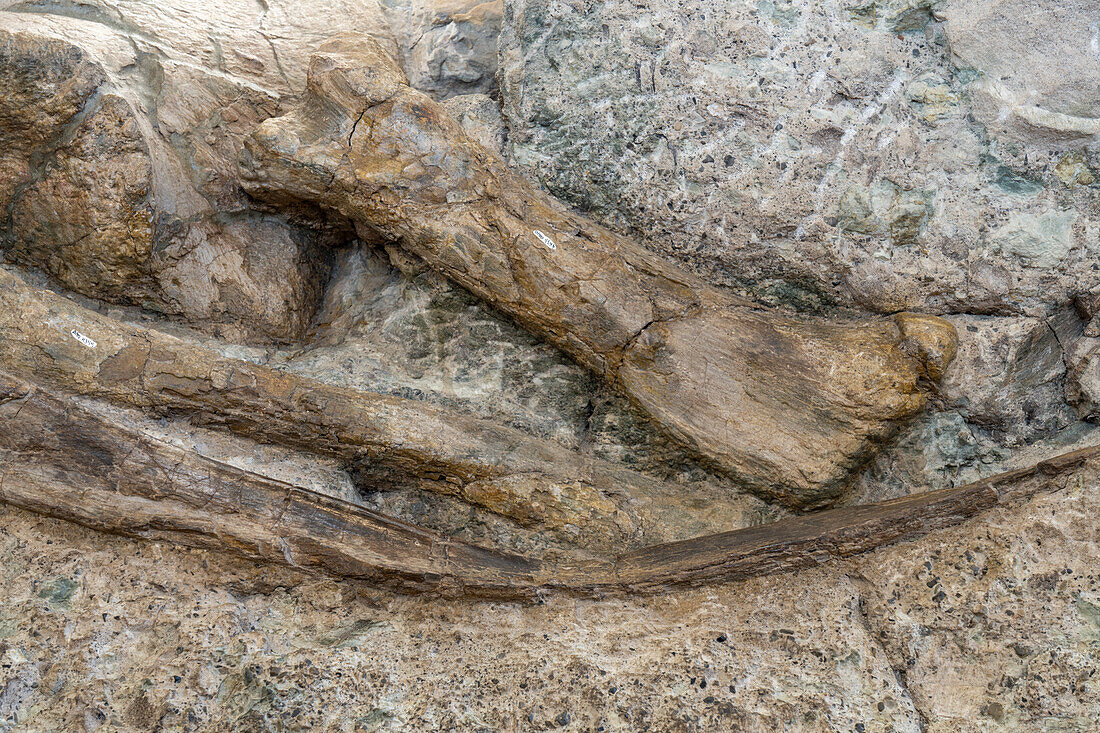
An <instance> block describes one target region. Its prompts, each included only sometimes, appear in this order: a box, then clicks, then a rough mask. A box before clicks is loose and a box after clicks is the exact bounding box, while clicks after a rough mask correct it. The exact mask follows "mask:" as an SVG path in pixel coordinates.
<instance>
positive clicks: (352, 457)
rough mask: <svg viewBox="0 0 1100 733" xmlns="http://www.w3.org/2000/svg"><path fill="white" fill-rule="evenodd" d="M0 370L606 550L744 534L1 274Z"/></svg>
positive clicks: (433, 411)
mask: <svg viewBox="0 0 1100 733" xmlns="http://www.w3.org/2000/svg"><path fill="white" fill-rule="evenodd" d="M0 368H4V369H9V370H11V371H13V372H15V373H16V374H19V375H21V376H26V377H29V378H33V379H35V380H36V381H38V382H41V383H44V384H46V385H48V386H52V387H59V388H61V389H65V390H69V391H71V392H74V393H77V394H80V395H86V396H89V397H97V398H101V399H106V400H110V401H112V402H115V403H118V404H122V405H127V406H132V407H138V408H142V409H156V410H161V411H167V412H173V413H179V414H184V415H187V416H188V417H190V418H191V419H192V420H194V421H195V422H197V423H200V424H208V425H217V426H224V427H226V428H228V429H229V430H231V431H233V432H235V433H238V434H240V435H244V436H246V437H249V438H252V439H255V440H258V441H260V442H269V443H278V444H282V445H288V446H293V447H295V448H301V449H303V450H307V451H313V452H315V453H321V454H325V455H329V456H335V457H337V458H340V459H342V460H344V461H346V462H347V463H348V464H350V465H351V466H352V467H353V468H355V469H356V470H357V471H359V472H362V473H363V474H364V475H365V478H366V480H368V481H371V482H372V483H373V484H375V485H379V486H385V485H386V484H387V483H391V484H398V485H400V484H413V485H418V486H420V487H422V488H426V489H428V490H431V491H435V492H440V493H444V494H449V495H453V496H458V497H460V498H462V499H464V500H466V501H469V502H471V503H473V504H478V505H480V506H483V507H485V508H486V509H489V510H490V511H494V512H496V513H498V514H501V515H504V516H508V517H511V518H512V519H515V520H517V521H519V522H520V523H521V524H524V525H526V526H534V527H539V528H542V529H546V530H548V531H552V532H555V533H556V534H558V535H559V536H561V537H564V538H566V539H568V540H571V541H573V542H575V543H577V544H578V545H581V546H586V547H589V548H590V549H596V550H601V551H611V550H621V549H623V548H624V547H629V546H639V545H644V544H651V543H654V542H661V541H667V540H671V539H682V538H684V537H691V536H695V535H698V534H705V533H710V532H715V531H720V530H725V529H731V528H733V527H735V526H737V525H736V524H735V522H736V521H737V519H738V518H737V516H736V515H735V513H733V512H730V511H729V510H728V507H727V505H726V502H724V501H723V500H722V498H721V497H710V498H707V497H694V496H686V495H685V489H684V488H682V487H676V486H672V485H666V484H663V483H661V482H658V481H654V480H652V479H650V478H647V477H645V476H643V475H641V474H638V473H636V472H633V471H630V470H627V469H623V468H621V467H618V466H615V465H614V464H611V463H608V462H605V461H600V460H597V459H593V458H588V457H585V456H583V455H581V454H578V453H576V452H574V451H570V450H568V449H566V448H565V447H563V446H561V445H559V444H557V443H554V442H552V441H548V440H540V439H538V438H534V437H532V436H529V435H527V434H525V433H522V432H520V431H518V430H515V429H511V428H507V427H503V426H498V425H495V424H493V423H491V422H489V421H486V420H481V419H477V418H473V417H469V416H466V415H462V414H460V413H457V412H453V411H448V410H445V409H442V408H438V407H434V406H432V405H428V404H425V403H423V402H416V401H414V400H406V399H400V398H397V397H390V396H386V395H379V394H375V393H372V392H361V391H357V390H351V389H344V388H341V387H335V386H333V385H329V384H325V383H323V382H318V381H316V380H312V379H309V378H306V377H301V376H298V375H295V374H291V373H285V372H280V371H277V370H274V369H271V368H268V367H264V366H259V365H256V364H252V363H249V362H245V361H241V360H238V359H230V358H225V357H223V356H221V355H219V354H217V353H215V352H213V351H211V350H208V349H205V348H202V347H201V346H198V345H196V344H194V343H190V342H187V341H183V340H181V339H178V338H175V337H172V336H169V335H167V334H164V333H160V332H158V331H155V330H152V329H147V328H142V327H138V326H132V325H127V324H124V323H121V322H119V321H117V320H115V319H112V318H109V317H107V316H104V315H101V314H99V313H96V312H94V311H91V310H89V309H87V308H82V307H81V306H79V305H77V304H75V303H73V302H72V301H70V300H68V299H66V298H64V297H62V296H60V295H58V294H56V293H53V292H51V291H49V290H44V289H39V288H34V287H30V286H28V285H27V284H26V283H25V282H23V280H22V279H21V278H19V277H18V276H17V275H15V274H14V273H12V272H11V271H8V270H6V269H4V268H2V267H0Z"/></svg>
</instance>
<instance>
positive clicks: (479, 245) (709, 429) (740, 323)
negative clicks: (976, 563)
mask: <svg viewBox="0 0 1100 733" xmlns="http://www.w3.org/2000/svg"><path fill="white" fill-rule="evenodd" d="M241 177H242V185H243V186H244V187H245V189H246V190H247V191H249V192H250V193H252V194H253V195H256V196H259V197H263V198H265V199H267V200H269V201H272V202H275V203H282V204H286V203H290V202H294V201H307V202H310V203H314V204H318V205H320V206H322V207H323V208H326V209H329V210H333V211H335V212H338V213H339V214H340V215H342V216H344V217H346V218H348V219H350V220H351V221H352V222H353V223H354V224H355V225H356V227H357V229H358V230H359V231H360V234H361V235H363V236H364V237H369V238H371V239H377V238H378V237H382V238H384V239H388V240H391V241H396V242H398V243H399V244H400V246H401V247H403V248H404V249H405V250H407V251H408V252H409V253H412V254H413V255H416V256H417V257H419V258H421V259H423V260H424V261H425V262H427V263H428V264H429V265H430V266H432V267H434V268H435V269H437V270H438V271H439V272H441V273H443V274H444V275H446V276H447V277H449V278H451V279H452V280H454V281H455V282H457V283H459V284H460V285H462V286H464V287H466V288H467V289H469V290H470V291H471V292H473V293H474V294H476V295H477V296H479V297H480V298H482V299H484V300H486V301H488V302H490V303H492V304H493V305H494V306H496V307H498V308H499V309H500V310H502V311H504V312H505V313H507V314H508V315H510V316H512V317H513V318H515V319H516V321H518V322H519V323H520V324H522V325H523V326H525V327H526V328H528V329H529V330H531V331H532V332H534V333H536V334H539V335H541V336H542V337H544V338H546V339H548V340H549V341H550V342H552V343H554V344H556V345H557V346H559V347H560V348H562V349H563V350H565V351H566V352H567V353H569V354H571V355H572V356H573V357H574V358H576V359H577V360H578V361H579V362H580V363H581V364H583V365H585V366H587V367H589V368H590V369H592V370H594V371H595V372H597V373H599V374H602V375H603V376H604V377H606V378H607V379H609V380H611V381H612V382H614V383H616V384H617V385H619V386H620V387H621V388H622V389H623V390H624V391H625V392H626V393H627V394H628V395H630V397H631V398H632V399H633V400H634V401H635V402H636V403H637V404H638V405H639V406H640V407H641V408H642V409H644V410H645V411H647V412H648V413H649V414H650V415H652V416H653V417H654V418H655V419H656V420H657V422H659V423H660V424H661V425H662V426H664V428H665V429H666V430H667V431H668V432H669V433H670V434H671V435H673V436H674V437H676V438H678V439H679V440H680V441H681V442H683V443H684V444H686V445H688V446H689V447H692V448H693V449H695V450H696V451H697V452H698V453H699V454H700V455H702V456H703V457H705V458H707V459H709V460H710V461H711V462H712V463H713V464H714V465H715V466H716V467H718V468H720V469H722V470H724V471H726V472H727V473H729V474H730V475H732V476H734V477H737V478H739V479H740V480H742V481H744V482H745V483H746V485H748V486H749V487H751V488H753V489H754V490H756V491H758V492H760V493H763V494H765V495H767V496H770V497H774V498H777V499H779V500H781V501H783V502H784V503H786V504H788V505H791V506H801V507H807V506H816V505H821V504H826V503H828V502H830V501H832V500H834V499H835V498H836V497H837V496H838V494H839V493H840V491H841V490H842V489H843V487H844V483H845V480H846V478H847V477H848V476H849V475H850V473H851V472H852V470H853V469H855V468H856V467H858V466H859V465H860V464H861V463H863V462H864V461H865V460H866V459H867V458H868V457H869V456H870V455H871V454H872V453H873V452H874V450H875V449H876V446H877V444H880V443H881V442H882V441H884V440H885V439H886V438H888V437H889V436H890V435H891V434H892V432H894V430H895V429H896V426H897V425H898V423H899V422H900V421H902V420H904V419H905V418H907V417H909V416H912V415H914V414H915V413H917V412H918V411H920V410H921V409H922V408H923V406H924V404H925V401H926V394H925V391H924V389H923V385H922V384H921V381H922V380H923V379H928V380H933V381H934V380H936V379H938V378H939V377H940V375H941V374H942V372H943V370H944V368H945V367H946V365H947V364H948V363H949V362H950V360H951V358H952V357H953V355H954V350H955V334H954V329H953V327H952V326H950V324H948V323H947V322H945V321H943V320H941V319H938V318H934V317H928V316H920V315H916V314H900V315H897V316H894V317H893V318H889V319H880V320H875V321H863V322H858V323H834V322H827V321H825V320H821V319H817V320H814V319H808V318H797V317H794V316H784V315H779V314H776V313H769V312H766V311H764V310H762V309H760V308H758V307H755V306H754V305H753V304H751V303H748V302H745V301H741V300H738V299H735V298H733V297H730V296H729V295H727V294H725V293H723V292H721V291H719V290H717V289H716V288H714V287H711V286H709V285H707V284H706V283H704V282H702V281H701V280H700V279H698V278H696V277H694V276H693V275H690V274H688V273H686V272H683V271H680V270H678V269H676V268H675V267H673V266H671V265H669V264H667V263H665V262H663V261H661V260H660V259H659V258H658V257H656V256H654V255H653V254H652V253H650V252H649V251H647V250H646V249H644V248H643V247H641V246H639V245H638V244H636V243H634V242H632V241H631V240H629V239H626V238H624V237H621V236H618V235H616V234H614V233H612V232H610V231H609V230H607V229H605V228H603V227H601V226H599V225H597V224H595V223H593V222H592V221H589V220H587V219H585V218H583V217H581V216H578V215H577V214H574V213H573V212H571V211H569V210H568V209H567V208H565V207H564V206H562V205H561V204H560V203H559V202H557V201H556V200H554V199H553V198H551V197H550V196H548V195H546V194H545V193H542V192H540V191H537V190H535V189H534V188H533V187H532V186H530V185H529V184H528V183H527V182H525V181H524V180H523V179H522V178H521V177H520V176H518V175H516V174H515V173H514V172H512V171H510V170H508V168H507V167H506V166H505V165H504V163H503V162H501V161H500V160H499V159H498V158H497V157H496V156H495V155H493V154H492V153H490V152H488V151H487V150H485V149H484V148H483V147H482V146H480V145H479V144H477V143H476V142H474V141H472V140H470V139H469V138H468V137H467V136H466V135H465V134H464V133H463V131H462V129H461V128H460V127H459V125H458V124H457V123H456V122H455V121H454V120H452V119H451V118H450V117H448V116H447V114H446V113H445V112H444V110H443V109H442V108H441V107H440V105H438V104H436V103H435V102H434V101H432V100H431V99H429V98H428V97H427V96H425V95H423V94H421V93H420V92H417V91H415V90H413V89H412V88H411V87H409V85H408V83H407V81H406V79H405V77H404V75H403V74H402V72H401V71H400V70H399V69H398V68H397V66H396V64H395V63H394V62H393V60H392V59H391V58H390V57H389V56H388V54H387V53H386V51H385V50H384V48H383V47H382V46H380V45H379V44H378V43H377V42H376V41H374V40H373V39H371V38H369V37H362V36H350V35H344V36H338V37H337V38H335V39H333V40H332V41H330V42H329V43H327V44H326V45H324V46H323V47H322V48H321V50H320V51H319V52H318V53H317V54H315V55H314V56H313V57H312V59H311V62H310V67H309V75H308V82H307V89H306V93H305V95H304V98H303V101H302V104H301V107H300V108H299V109H298V110H297V111H295V112H293V113H291V114H289V115H287V116H284V117H279V118H274V119H270V120H267V121H265V122H264V123H263V124H261V125H260V126H259V128H258V129H257V130H256V131H255V132H254V133H253V135H252V137H251V138H249V139H248V140H246V142H245V150H244V151H243V153H242V160H241Z"/></svg>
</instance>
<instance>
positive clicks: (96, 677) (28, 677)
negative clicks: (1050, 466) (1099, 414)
mask: <svg viewBox="0 0 1100 733" xmlns="http://www.w3.org/2000/svg"><path fill="white" fill-rule="evenodd" d="M1097 481H1098V477H1097V475H1096V472H1095V468H1090V469H1086V470H1084V471H1082V472H1081V473H1080V474H1079V480H1078V481H1075V482H1073V483H1072V485H1071V486H1070V487H1069V488H1067V489H1065V490H1062V491H1059V492H1057V493H1054V494H1049V495H1045V496H1042V497H1040V498H1037V499H1034V500H1032V501H1030V502H1027V503H1025V504H1023V505H1021V506H1019V507H1016V508H1005V509H997V510H994V511H993V512H991V513H990V514H988V515H986V516H984V517H983V518H981V519H978V520H976V521H974V522H972V523H971V524H968V525H965V526H962V527H958V528H955V529H951V530H945V531H941V532H937V533H936V534H934V535H931V536H929V537H927V538H925V539H924V540H921V541H919V542H911V543H906V544H903V545H898V546H897V547H893V548H887V549H884V550H879V551H877V552H875V553H873V554H872V555H869V556H867V557H865V558H861V559H857V560H847V561H843V562H839V563H834V564H831V565H829V566H827V567H824V568H821V569H815V570H810V571H803V572H799V573H789V574H783V575H778V576H773V577H768V578H761V579H757V580H751V581H746V582H742V583H737V584H733V585H726V586H716V587H712V588H707V589H701V590H698V591H691V592H681V593H677V594H674V595H670V596H667V597H661V598H646V599H634V600H605V601H581V600H573V599H569V598H565V597H561V596H556V595H552V596H549V597H547V598H546V599H545V602H544V603H543V604H541V605H515V604H508V603H484V602H481V603H476V602H475V603H470V602H463V601H448V602H446V603H441V602H439V601H437V600H432V599H423V598H409V597H401V596H394V595H390V594H388V593H385V592H382V591H379V590H376V589H372V588H370V587H366V586H363V585H358V584H355V583H351V582H334V581H330V580H319V579H316V578H308V577H306V576H303V575H300V574H297V573H294V572H292V571H283V570H278V569H272V568H271V567H270V566H267V567H256V566H252V565H249V564H246V563H242V562H238V561H235V560H233V559H231V558H228V557H226V556H224V555H218V554H213V553H208V552H199V551H187V550H179V549H174V548H171V547H168V546H164V545H156V544H150V543H140V542H133V541H129V540H122V539H117V538H112V537H109V536H106V535H102V534H98V533H94V532H91V531H87V530H83V529H79V528H74V527H73V526H72V525H69V524H65V523H62V522H57V521H54V520H48V519H42V518H40V517H37V516H34V515H30V514H26V513H24V512H22V511H19V510H15V509H11V508H0V520H2V521H0V558H3V562H2V563H0V581H2V582H0V689H3V694H2V695H0V721H2V722H0V725H5V726H7V727H8V728H18V729H21V730H78V731H79V730H125V731H131V730H133V731H136V730H151V729H155V728H156V727H157V726H158V725H159V726H160V727H162V728H164V729H169V730H171V729H183V730H192V731H214V730H225V729H234V730H284V731H294V730H302V731H306V730H309V731H347V732H349V733H350V732H352V731H362V730H409V729H416V730H454V729H456V728H457V729H490V730H492V729H499V730H566V731H574V730H575V731H581V730H596V729H597V728H598V727H599V726H601V725H602V726H603V727H604V729H605V730H639V729H646V728H648V729H650V730H715V729H725V730H744V731H753V732H757V731H759V732H760V733H765V732H768V733H770V731H774V730H789V731H797V732H804V733H816V732H817V731H822V730H845V731H847V730H863V731H869V732H875V733H877V732H879V731H904V732H906V733H908V732H910V731H912V732H914V733H916V732H917V731H925V732H926V733H970V732H972V731H973V732H977V731H994V730H1011V731H1036V730H1049V731H1055V730H1063V731H1086V730H1090V726H1092V725H1093V721H1095V720H1096V719H1098V718H1100V693H1098V690H1097V680H1096V676H1095V669H1096V668H1097V665H1098V664H1100V658H1098V653H1097V639H1098V638H1100V590H1098V589H1100V576H1098V574H1097V569H1096V565H1095V562H1094V558H1095V557H1096V555H1097V552H1098V551H1100V548H1098V547H1097V543H1096V532H1095V522H1094V518H1095V516H1096V515H1097V513H1098V512H1100V489H1098V483H1097Z"/></svg>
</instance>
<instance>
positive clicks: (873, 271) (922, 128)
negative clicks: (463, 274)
mask: <svg viewBox="0 0 1100 733" xmlns="http://www.w3.org/2000/svg"><path fill="white" fill-rule="evenodd" d="M1096 28H1097V26H1096V17H1095V8H1094V7H1093V6H1092V4H1091V3H1089V2H1083V1H1076V0H1075V1H1074V2H1056V1H1055V0H1050V1H1049V2H1039V3H1032V2H1022V0H1021V1H1020V2H1015V1H1013V0H1005V1H1003V2H1002V1H999V0H988V1H986V0H950V1H945V2H935V3H923V2H922V3H918V2H910V1H908V0H900V1H899V0H885V1H878V0H876V1H875V2H856V1H855V0H849V1H844V0H813V1H807V2H794V3H792V2H770V0H769V1H768V2H760V3H717V4H715V3H709V2H699V1H696V0H652V1H651V2H646V3H643V4H641V5H639V4H638V3H634V2H626V1H625V0H624V1H612V2H601V3H596V2H591V1H589V0H571V1H569V2H551V1H550V0H508V2H506V3H505V19H504V25H503V30H502V35H501V75H500V76H501V83H502V101H503V107H504V113H505V119H506V123H507V126H508V128H509V152H510V155H511V160H512V161H513V162H514V163H515V164H516V165H518V166H519V167H521V168H522V169H523V170H525V171H527V172H529V173H530V174H531V175H532V176H534V177H535V178H536V179H538V180H539V181H540V182H542V184H543V185H544V186H545V187H546V188H547V189H549V190H550V191H552V192H553V193H555V194H556V195H558V196H561V197H562V198H564V199H566V200H568V201H570V202H571V203H573V204H575V205H577V206H579V207H581V208H583V209H585V210H587V211H590V212H592V213H594V214H596V215H597V216H599V217H600V218H602V219H603V220H604V221H605V222H607V223H609V224H612V225H614V226H617V227H619V228H621V229H633V230H635V231H637V232H640V233H642V235H643V236H644V238H645V239H646V240H647V241H648V243H649V245H650V246H651V247H652V248H653V249H655V250H657V251H659V252H662V253H664V254H667V255H670V256H672V257H675V258H676V259H678V260H681V261H684V262H687V263H690V264H692V265H694V266H695V267H696V268H697V269H698V270H700V271H702V272H705V273H707V274H708V275H709V276H711V277H712V278H713V279H714V280H716V281H720V282H724V283H727V284H730V285H733V286H736V287H739V288H741V289H743V290H745V291H746V292H747V293H748V294H749V295H751V296H753V297H755V298H757V299H759V300H761V301H763V302H767V303H773V304H781V305H788V306H792V307H796V308H810V309H812V308H822V307H828V306H830V305H832V304H838V305H848V306H857V307H860V308H865V309H869V310H874V311H879V312H894V311H898V310H902V309H918V310H927V311H929V312H935V313H941V314H943V313H968V314H985V315H1002V316H1007V315H1030V316H1042V315H1047V314H1049V313H1050V312H1052V310H1053V309H1054V308H1056V307H1058V306H1060V305H1062V304H1064V303H1067V302H1068V301H1069V300H1071V299H1072V297H1073V296H1074V294H1076V293H1077V292H1080V291H1083V290H1087V289H1089V288H1091V287H1092V286H1094V285H1095V284H1096V283H1097V282H1098V280H1100V271H1098V270H1097V269H1096V268H1095V267H1094V260H1095V257H1096V249H1097V246H1098V243H1100V228H1098V227H1100V189H1098V188H1097V186H1096V181H1095V175H1094V172H1093V171H1094V170H1095V168H1096V166H1097V153H1098V149H1097V142H1096V141H1097V138H1096V136H1095V133H1096V132H1097V131H1096V130H1092V129H1091V127H1090V125H1094V124H1095V118H1096V117H1097V116H1100V113H1098V112H1097V101H1096V100H1097V98H1098V96H1097V95H1098V94H1100V89H1098V86H1097V81H1096V80H1097V79H1098V78H1100V73H1098V64H1100V55H1098V54H1097V52H1096V50H1095V42H1096V32H1097V31H1096Z"/></svg>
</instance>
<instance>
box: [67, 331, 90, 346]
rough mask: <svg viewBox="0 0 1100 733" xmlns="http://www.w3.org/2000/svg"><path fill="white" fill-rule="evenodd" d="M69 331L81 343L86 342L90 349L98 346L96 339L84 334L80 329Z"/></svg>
mask: <svg viewBox="0 0 1100 733" xmlns="http://www.w3.org/2000/svg"><path fill="white" fill-rule="evenodd" d="M69 333H70V334H72V337H73V338H74V339H76V340H77V341H79V342H80V343H82V344H84V345H85V346H87V347H88V348H89V349H94V348H95V346H96V344H95V341H93V340H91V339H90V338H88V337H87V336H85V335H84V334H82V333H81V332H80V331H77V330H75V329H74V330H72V331H69Z"/></svg>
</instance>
